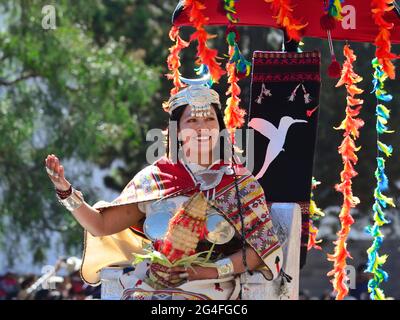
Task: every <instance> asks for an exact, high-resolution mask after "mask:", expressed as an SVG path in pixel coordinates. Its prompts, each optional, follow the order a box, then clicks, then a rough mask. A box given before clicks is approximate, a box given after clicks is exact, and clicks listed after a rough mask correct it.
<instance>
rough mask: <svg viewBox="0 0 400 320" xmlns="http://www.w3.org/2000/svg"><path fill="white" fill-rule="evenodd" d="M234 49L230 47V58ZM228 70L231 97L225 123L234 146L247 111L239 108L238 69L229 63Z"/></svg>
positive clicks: (227, 104)
mask: <svg viewBox="0 0 400 320" xmlns="http://www.w3.org/2000/svg"><path fill="white" fill-rule="evenodd" d="M233 50H234V48H233V47H232V46H229V56H231V55H232V54H233ZM226 70H227V72H228V83H229V88H228V90H227V91H226V95H230V97H229V98H228V99H227V100H226V108H225V111H224V114H225V115H224V122H225V125H226V128H227V129H228V130H229V132H230V133H231V139H232V143H233V144H234V143H235V141H234V133H235V129H236V128H240V127H241V126H242V125H243V123H244V116H245V115H246V111H245V110H243V109H241V108H240V107H239V103H240V98H239V95H240V87H239V85H238V81H239V78H238V77H237V75H236V69H235V64H234V63H229V62H228V63H227V64H226Z"/></svg>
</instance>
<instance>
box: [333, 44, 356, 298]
mask: <svg viewBox="0 0 400 320" xmlns="http://www.w3.org/2000/svg"><path fill="white" fill-rule="evenodd" d="M343 54H344V56H345V57H346V61H345V63H344V64H343V69H342V76H341V78H340V80H339V82H338V83H337V84H336V87H339V86H342V85H345V86H346V90H347V107H346V118H345V119H344V120H343V121H342V123H341V124H340V126H339V127H338V128H335V129H336V130H340V129H342V130H344V131H345V132H344V133H343V136H344V139H343V141H342V143H341V145H340V146H339V148H338V150H339V154H341V156H342V161H343V166H344V167H343V171H342V172H341V173H340V179H341V183H340V184H337V185H336V186H335V189H336V190H337V191H339V192H341V193H342V194H343V206H342V209H341V211H340V215H339V219H340V222H341V230H340V231H339V232H338V233H337V236H338V239H337V241H335V242H334V244H335V249H334V254H328V260H329V261H332V262H334V268H333V270H331V271H330V272H329V273H328V276H333V277H334V278H333V280H332V281H331V282H332V284H333V288H334V289H335V291H336V299H337V300H342V299H343V298H344V297H345V296H346V295H347V294H348V291H349V289H348V287H347V286H346V283H345V282H346V281H347V275H346V266H347V264H346V259H347V258H352V257H351V255H350V253H349V251H347V243H346V241H347V237H348V235H349V233H350V228H351V225H352V224H353V223H354V220H353V217H352V216H351V214H350V211H351V208H354V207H355V206H356V205H357V204H358V203H359V199H358V198H357V197H355V196H353V192H352V178H354V177H355V176H356V175H357V172H356V171H355V170H354V167H353V165H355V164H356V163H357V161H358V157H357V155H356V152H357V151H358V150H359V149H360V148H357V147H356V145H355V142H354V140H355V139H357V138H358V137H359V129H360V128H361V127H362V126H363V125H364V121H363V120H362V119H360V118H356V117H357V116H358V114H359V112H360V109H361V106H360V105H361V104H363V100H361V99H357V98H355V97H354V96H355V95H356V94H360V93H362V92H363V90H361V89H359V88H358V87H357V86H356V83H358V82H360V81H362V78H361V77H360V76H359V75H357V74H356V73H355V72H354V71H353V62H354V61H355V60H356V56H355V55H354V52H353V50H351V49H350V47H349V45H345V46H344V49H343ZM355 106H358V107H356V108H355V109H353V107H355Z"/></svg>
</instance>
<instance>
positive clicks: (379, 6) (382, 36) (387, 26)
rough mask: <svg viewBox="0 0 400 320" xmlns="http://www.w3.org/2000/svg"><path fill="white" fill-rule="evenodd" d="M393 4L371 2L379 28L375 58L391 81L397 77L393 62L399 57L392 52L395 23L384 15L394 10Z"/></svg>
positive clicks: (372, 0)
mask: <svg viewBox="0 0 400 320" xmlns="http://www.w3.org/2000/svg"><path fill="white" fill-rule="evenodd" d="M393 2H394V0H371V8H372V9H371V12H372V17H373V19H374V22H375V24H376V25H377V26H378V27H379V33H378V35H377V36H376V38H375V46H376V51H375V56H376V57H377V58H378V61H379V63H380V64H381V65H382V69H383V71H384V72H385V73H386V74H387V75H388V77H389V78H390V79H394V78H395V77H396V71H395V67H394V65H393V63H392V61H391V60H393V59H398V58H399V56H397V55H396V54H394V53H392V52H391V46H392V44H391V42H390V30H391V29H393V23H389V22H387V21H386V20H385V19H384V15H385V13H386V12H388V11H391V10H393V8H394V6H393Z"/></svg>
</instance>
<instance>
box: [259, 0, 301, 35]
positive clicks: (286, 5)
mask: <svg viewBox="0 0 400 320" xmlns="http://www.w3.org/2000/svg"><path fill="white" fill-rule="evenodd" d="M264 1H265V2H267V3H271V7H272V12H273V13H274V15H275V16H274V18H275V19H276V23H277V25H279V26H281V27H284V28H285V29H286V33H287V35H288V37H289V40H292V39H293V40H295V41H297V42H299V41H300V40H301V32H300V31H301V30H302V29H304V27H306V26H307V25H308V23H306V24H301V22H300V21H299V20H297V19H295V18H294V17H293V14H292V12H293V8H292V6H291V3H290V2H291V1H290V0H264Z"/></svg>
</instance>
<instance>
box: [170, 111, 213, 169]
mask: <svg viewBox="0 0 400 320" xmlns="http://www.w3.org/2000/svg"><path fill="white" fill-rule="evenodd" d="M191 110H192V107H191V106H190V105H189V106H187V107H186V108H185V110H184V112H183V114H182V116H181V118H180V120H179V124H178V125H179V126H178V128H179V139H180V140H181V141H182V143H183V151H184V153H185V157H186V158H187V160H189V161H190V162H194V163H198V164H210V163H211V162H212V161H213V159H214V157H213V151H214V149H215V146H216V144H217V142H218V136H219V130H220V128H219V124H218V118H217V114H216V113H215V110H214V108H213V107H211V112H210V115H209V116H205V117H194V116H191Z"/></svg>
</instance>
